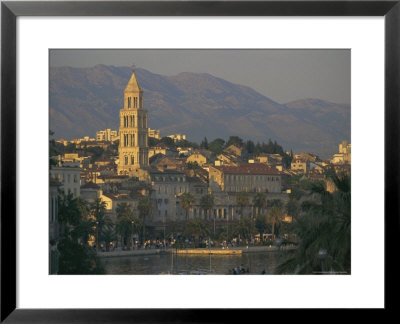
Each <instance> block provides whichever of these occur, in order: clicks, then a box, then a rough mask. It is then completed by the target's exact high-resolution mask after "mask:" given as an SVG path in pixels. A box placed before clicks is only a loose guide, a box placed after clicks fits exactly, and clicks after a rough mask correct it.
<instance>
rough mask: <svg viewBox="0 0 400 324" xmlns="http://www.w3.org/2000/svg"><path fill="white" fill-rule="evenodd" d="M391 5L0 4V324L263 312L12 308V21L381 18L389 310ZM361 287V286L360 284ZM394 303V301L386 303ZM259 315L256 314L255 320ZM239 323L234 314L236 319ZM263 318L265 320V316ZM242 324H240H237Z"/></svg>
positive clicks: (394, 216) (394, 11) (396, 87)
mask: <svg viewBox="0 0 400 324" xmlns="http://www.w3.org/2000/svg"><path fill="white" fill-rule="evenodd" d="M399 2H400V1H399V0H396V1H385V0H383V1H285V0H283V1H254V2H253V1H151V2H149V1H147V2H146V1H128V2H126V1H125V2H119V1H115V2H113V1H101V2H99V1H90V2H85V1H82V2H79V1H78V2H77V1H70V2H68V1H38V2H36V1H17V2H13V1H4V2H3V1H2V3H1V296H0V297H1V322H3V321H4V322H5V323H31V322H35V323H87V322H93V323H97V322H101V323H114V322H115V323H127V322H137V323H142V322H143V323H144V322H174V323H176V322H179V323H181V322H182V323H187V322H204V321H207V322H227V321H230V322H236V321H237V320H238V317H237V316H238V314H237V312H240V313H243V312H244V313H245V314H247V313H248V312H252V313H251V314H249V315H250V316H251V318H253V319H254V318H256V317H258V316H261V317H262V316H266V315H265V310H254V309H253V310H244V309H241V310H227V309H225V310H223V309H217V310H213V311H212V312H211V313H210V312H209V310H207V311H204V310H195V309H180V310H178V309H158V310H157V311H155V310H154V309H96V310H95V309H52V310H50V309H17V308H16V300H17V293H16V270H17V269H16V238H17V233H16V190H17V187H16V179H17V175H16V160H17V156H16V134H17V125H16V82H17V79H16V53H17V52H16V44H17V30H16V19H17V17H19V16H384V18H385V179H384V180H385V310H394V309H395V308H396V306H397V305H396V297H395V296H396V295H395V294H394V293H395V292H396V288H397V286H398V281H399V280H398V275H397V273H396V271H395V269H394V264H393V266H391V264H392V262H394V260H393V259H394V258H395V257H397V255H398V253H397V245H398V244H396V241H395V239H396V238H398V237H399V236H398V233H399V202H398V201H399V198H400V195H399V190H398V184H399V171H398V170H399V168H398V166H399V154H400V150H399V134H398V128H399V126H400V125H399V117H400V116H399V104H400V79H399V74H400V65H399V62H400V4H399ZM366 284H368V283H366ZM391 296H394V297H391ZM258 313H260V314H258ZM241 315H242V314H241ZM268 316H270V315H268ZM245 322H246V321H245Z"/></svg>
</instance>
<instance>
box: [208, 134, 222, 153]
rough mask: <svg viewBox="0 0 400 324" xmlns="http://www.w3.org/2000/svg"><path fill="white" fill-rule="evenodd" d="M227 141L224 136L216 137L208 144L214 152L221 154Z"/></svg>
mask: <svg viewBox="0 0 400 324" xmlns="http://www.w3.org/2000/svg"><path fill="white" fill-rule="evenodd" d="M224 144H225V141H224V140H223V139H222V138H216V139H215V140H213V141H212V142H210V143H209V144H208V149H209V150H210V151H211V152H213V153H214V154H217V155H218V154H221V153H222V150H223V149H224Z"/></svg>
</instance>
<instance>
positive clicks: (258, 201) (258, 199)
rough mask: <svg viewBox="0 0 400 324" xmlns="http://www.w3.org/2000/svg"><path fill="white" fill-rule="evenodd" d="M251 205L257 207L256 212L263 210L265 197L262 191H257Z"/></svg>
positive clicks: (265, 204)
mask: <svg viewBox="0 0 400 324" xmlns="http://www.w3.org/2000/svg"><path fill="white" fill-rule="evenodd" d="M253 206H254V207H256V208H257V211H256V214H257V215H258V214H260V213H262V212H263V209H264V208H265V207H266V206H267V197H266V195H265V193H263V192H257V193H256V194H255V195H254V198H253Z"/></svg>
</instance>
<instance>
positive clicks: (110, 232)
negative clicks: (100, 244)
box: [103, 228, 117, 252]
mask: <svg viewBox="0 0 400 324" xmlns="http://www.w3.org/2000/svg"><path fill="white" fill-rule="evenodd" d="M103 239H104V243H105V245H106V251H107V252H108V251H110V243H111V242H113V241H115V240H116V239H117V235H116V233H115V231H114V229H113V228H108V229H106V230H105V231H104V232H103Z"/></svg>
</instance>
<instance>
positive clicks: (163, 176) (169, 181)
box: [150, 170, 189, 222]
mask: <svg viewBox="0 0 400 324" xmlns="http://www.w3.org/2000/svg"><path fill="white" fill-rule="evenodd" d="M150 177H151V184H152V188H153V191H152V193H151V198H152V199H153V201H155V202H156V207H157V210H156V212H155V213H154V212H153V221H154V222H169V221H183V220H184V215H185V213H184V211H183V210H182V208H180V205H179V197H180V196H181V195H182V194H183V193H185V192H189V183H188V182H187V181H186V175H185V174H184V173H183V172H180V171H177V170H165V171H159V170H151V171H150Z"/></svg>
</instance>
